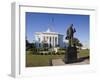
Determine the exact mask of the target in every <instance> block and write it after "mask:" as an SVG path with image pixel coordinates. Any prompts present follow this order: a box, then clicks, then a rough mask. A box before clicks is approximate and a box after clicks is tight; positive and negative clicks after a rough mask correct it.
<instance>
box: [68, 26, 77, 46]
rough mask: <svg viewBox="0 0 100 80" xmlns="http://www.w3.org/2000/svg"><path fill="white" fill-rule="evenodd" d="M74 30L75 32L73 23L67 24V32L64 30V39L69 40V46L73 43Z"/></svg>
mask: <svg viewBox="0 0 100 80" xmlns="http://www.w3.org/2000/svg"><path fill="white" fill-rule="evenodd" d="M75 32H76V30H75V28H73V24H71V25H70V26H69V28H68V29H67V32H66V34H67V37H66V39H68V40H69V46H70V47H72V46H74V44H73V38H74V33H75Z"/></svg>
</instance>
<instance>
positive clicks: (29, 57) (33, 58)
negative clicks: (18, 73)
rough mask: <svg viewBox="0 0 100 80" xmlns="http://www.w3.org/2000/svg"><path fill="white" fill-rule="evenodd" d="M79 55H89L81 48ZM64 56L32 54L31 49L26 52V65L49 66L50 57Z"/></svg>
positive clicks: (58, 56)
mask: <svg viewBox="0 0 100 80" xmlns="http://www.w3.org/2000/svg"><path fill="white" fill-rule="evenodd" d="M78 55H79V56H80V57H86V56H89V50H81V51H80V52H79V53H78ZM58 58H62V59H63V58H64V55H33V54H32V52H31V51H28V52H27V54H26V67H37V66H50V64H51V60H52V59H58Z"/></svg>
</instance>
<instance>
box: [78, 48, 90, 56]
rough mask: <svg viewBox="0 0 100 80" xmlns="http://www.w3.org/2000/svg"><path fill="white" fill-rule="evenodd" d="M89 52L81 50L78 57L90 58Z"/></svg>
mask: <svg viewBox="0 0 100 80" xmlns="http://www.w3.org/2000/svg"><path fill="white" fill-rule="evenodd" d="M89 53H90V51H89V49H85V50H81V51H79V53H78V54H79V56H80V57H87V56H90V54H89Z"/></svg>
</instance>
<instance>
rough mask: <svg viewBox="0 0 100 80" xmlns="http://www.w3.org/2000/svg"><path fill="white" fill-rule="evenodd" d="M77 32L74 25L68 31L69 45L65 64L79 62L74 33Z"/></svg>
mask: <svg viewBox="0 0 100 80" xmlns="http://www.w3.org/2000/svg"><path fill="white" fill-rule="evenodd" d="M75 32H76V30H75V28H73V24H71V25H70V26H69V28H68V29H67V32H66V34H67V36H66V39H67V40H68V41H69V42H68V43H69V45H68V47H67V49H66V54H65V63H71V62H75V61H77V48H76V45H75V44H74V43H73V39H74V33H75Z"/></svg>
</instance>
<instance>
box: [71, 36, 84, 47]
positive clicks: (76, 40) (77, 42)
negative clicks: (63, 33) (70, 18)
mask: <svg viewBox="0 0 100 80" xmlns="http://www.w3.org/2000/svg"><path fill="white" fill-rule="evenodd" d="M73 44H75V45H76V46H77V47H79V48H80V49H81V47H82V46H83V44H82V43H81V42H80V41H79V39H77V38H74V39H73Z"/></svg>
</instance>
